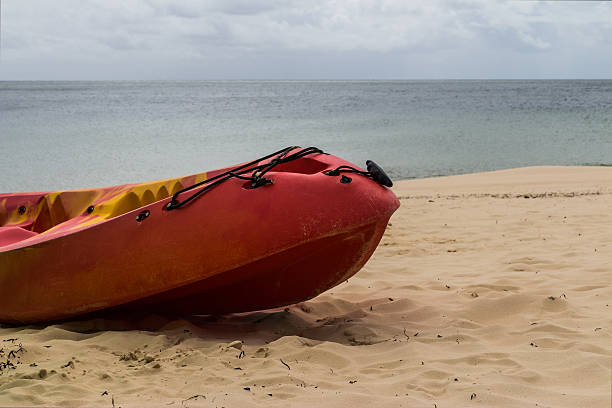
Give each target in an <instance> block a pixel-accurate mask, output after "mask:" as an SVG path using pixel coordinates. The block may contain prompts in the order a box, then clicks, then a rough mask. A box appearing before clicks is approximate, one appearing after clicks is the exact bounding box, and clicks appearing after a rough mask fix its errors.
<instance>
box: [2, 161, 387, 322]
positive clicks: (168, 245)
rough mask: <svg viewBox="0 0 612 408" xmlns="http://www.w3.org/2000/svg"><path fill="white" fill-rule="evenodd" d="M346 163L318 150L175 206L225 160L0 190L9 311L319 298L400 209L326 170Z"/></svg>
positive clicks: (372, 188) (367, 183) (219, 309)
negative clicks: (58, 188)
mask: <svg viewBox="0 0 612 408" xmlns="http://www.w3.org/2000/svg"><path fill="white" fill-rule="evenodd" d="M349 164H350V163H347V162H345V161H344V160H342V159H339V158H338V157H335V156H332V155H325V154H314V155H310V156H308V157H305V158H300V159H298V160H296V161H294V162H290V163H286V164H283V165H280V166H278V167H277V168H274V169H273V170H272V171H270V172H269V173H267V177H268V178H270V179H272V180H273V181H274V184H272V185H269V186H264V187H260V188H256V189H250V188H248V187H247V186H246V184H245V182H244V180H239V179H230V180H227V181H225V182H223V183H221V184H219V185H218V186H216V187H214V188H213V189H211V190H210V191H208V192H206V194H204V195H202V196H201V197H198V198H197V199H196V200H194V201H193V202H191V203H190V204H189V205H186V206H185V207H181V208H179V209H176V210H173V211H168V210H166V209H165V206H166V204H167V203H168V202H169V201H170V200H171V195H172V194H173V193H174V192H176V191H178V190H180V189H182V188H184V187H186V186H189V185H192V184H195V183H196V182H198V181H201V180H205V179H206V178H207V177H213V176H215V175H216V174H219V173H220V172H222V171H225V170H227V169H221V170H217V171H212V172H208V173H202V174H198V175H193V176H189V177H185V178H178V179H169V180H163V181H157V182H152V183H141V184H133V185H124V186H117V187H108V188H101V189H92V190H80V191H64V192H53V193H27V194H0V321H1V322H8V323H28V322H36V321H49V320H56V319H64V318H69V317H73V316H76V315H79V314H84V313H89V312H93V311H98V310H104V309H116V308H125V309H146V310H161V311H172V312H176V313H185V314H209V313H229V312H243V311H250V310H260V309H266V308H272V307H279V306H284V305H288V304H292V303H296V302H299V301H303V300H306V299H310V298H312V297H314V296H317V295H318V294H319V293H321V292H323V291H325V290H327V289H329V288H331V287H333V286H335V285H337V284H339V283H341V282H343V281H344V280H346V279H348V278H349V277H350V276H352V275H354V274H355V273H356V272H357V271H358V270H359V269H360V268H361V267H362V266H363V265H364V264H365V262H366V261H367V260H368V258H369V257H370V256H371V255H372V253H373V251H374V249H375V248H376V246H377V245H378V242H379V241H380V239H381V237H382V234H383V232H384V230H385V227H386V225H387V221H388V220H389V217H390V216H391V214H392V213H393V212H394V211H395V210H396V209H397V207H398V206H399V201H398V200H397V198H396V197H395V195H394V194H393V192H392V191H391V190H389V189H388V188H386V187H383V186H381V185H379V184H377V183H376V182H374V181H372V180H371V179H369V178H367V177H364V176H361V175H352V176H351V179H352V181H351V182H350V183H341V182H340V177H331V176H328V175H326V174H325V173H324V172H325V171H326V170H329V169H332V168H335V167H338V166H340V165H349ZM143 211H148V212H149V216H148V217H146V218H141V219H140V220H137V218H138V214H141V213H142V212H143ZM22 231H23V232H22Z"/></svg>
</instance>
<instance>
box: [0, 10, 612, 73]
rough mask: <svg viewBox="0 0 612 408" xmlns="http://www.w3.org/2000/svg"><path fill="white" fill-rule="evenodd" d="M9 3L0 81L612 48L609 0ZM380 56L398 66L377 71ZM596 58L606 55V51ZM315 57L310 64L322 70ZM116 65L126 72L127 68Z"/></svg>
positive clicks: (465, 60) (454, 60) (554, 54)
mask: <svg viewBox="0 0 612 408" xmlns="http://www.w3.org/2000/svg"><path fill="white" fill-rule="evenodd" d="M2 7H3V10H2V11H3V13H2V19H3V21H2V34H3V36H2V47H3V53H2V62H1V63H0V78H11V77H19V76H20V74H19V72H28V73H29V74H28V75H32V73H35V72H39V74H37V75H39V76H40V77H44V75H45V71H44V66H45V65H46V66H47V67H56V69H57V70H59V71H63V72H64V74H62V75H65V76H66V78H70V77H81V76H82V72H77V71H76V69H80V70H83V69H86V71H87V73H88V75H91V76H95V77H105V74H108V73H109V71H108V70H98V69H97V68H95V67H96V66H98V67H102V66H105V65H106V64H110V63H112V64H120V65H121V66H123V67H124V68H123V72H124V74H123V75H124V76H125V77H130V78H131V77H132V76H131V75H134V73H137V72H138V69H137V67H138V66H139V65H141V64H144V63H147V64H152V66H153V67H155V66H159V67H164V68H163V69H162V68H160V69H159V70H158V71H156V69H151V71H149V73H148V75H152V77H161V76H163V77H166V76H168V75H169V76H171V77H172V76H177V77H181V76H182V75H186V74H187V73H191V74H190V75H193V73H194V72H199V74H198V75H197V77H210V76H216V75H220V74H221V73H222V72H223V71H226V72H242V74H241V76H242V77H258V76H262V75H263V72H264V71H269V72H271V71H274V69H272V70H271V69H269V68H266V67H265V60H266V59H271V60H274V61H277V63H282V64H284V66H285V68H286V69H283V70H284V71H289V72H290V71H291V68H293V69H294V70H295V71H300V72H301V71H302V69H301V68H302V67H301V66H300V67H298V66H297V65H296V64H297V63H298V62H297V61H301V62H299V63H300V64H303V63H304V60H305V59H306V58H315V59H318V60H319V61H320V64H322V63H323V62H325V63H326V64H332V63H333V64H336V65H335V66H329V67H328V71H329V73H330V74H331V73H332V72H334V73H335V72H338V69H337V68H338V67H340V66H341V67H342V69H344V70H345V71H344V72H345V77H354V76H356V75H357V72H361V71H362V70H361V69H357V68H354V69H351V67H350V66H346V64H343V63H341V62H342V55H346V56H347V58H348V59H350V60H359V61H361V62H362V63H364V62H368V64H367V65H368V66H369V67H371V68H372V69H373V71H372V74H371V76H372V77H376V76H377V72H379V73H380V75H381V76H384V75H392V76H400V77H401V76H402V75H403V74H404V73H408V74H412V75H417V76H419V75H420V76H427V73H428V72H432V71H436V72H440V73H441V75H443V76H447V77H449V76H453V75H452V74H453V71H452V67H453V65H456V66H465V67H466V68H465V69H466V70H468V71H469V61H470V60H472V61H474V65H473V68H474V70H478V69H480V67H482V65H480V66H478V65H476V63H477V62H478V61H481V60H486V59H487V58H490V57H491V56H495V57H496V58H501V59H502V60H505V59H510V58H514V59H516V58H519V59H523V60H524V61H525V62H532V63H533V62H534V61H537V62H538V64H546V62H545V61H544V60H543V59H542V58H541V57H540V56H541V55H547V56H548V58H549V59H550V61H551V67H550V70H551V72H552V71H554V69H553V68H555V67H554V66H553V65H552V64H553V63H555V64H558V63H559V61H563V60H564V59H565V60H568V59H570V58H572V55H574V56H579V57H580V58H583V56H584V55H585V53H584V50H585V47H586V48H587V49H589V50H590V51H591V52H596V53H599V54H603V53H608V54H612V52H610V51H611V50H610V41H611V40H610V38H612V36H611V34H612V18H610V15H611V14H612V5H610V3H608V4H605V3H595V2H580V3H578V4H577V3H576V2H518V1H516V2H491V1H488V0H454V1H443V0H430V1H403V0H345V1H341V0H311V1H308V2H303V1H298V0H269V1H263V0H225V1H223V0H202V1H198V0H182V1H173V0H132V1H129V2H125V1H118V0H105V1H103V0H81V1H78V2H76V1H74V0H54V1H53V2H49V1H44V0H29V1H27V2H9V3H6V2H5V3H4V4H2ZM416 59H418V60H419V61H420V64H424V63H423V61H431V63H430V66H429V67H427V66H426V64H424V65H422V67H423V68H422V70H421V72H416V71H414V70H411V69H406V64H407V63H409V62H411V61H414V60H416ZM376 61H387V62H388V63H390V64H394V67H395V69H391V70H389V69H388V68H385V69H382V68H381V67H380V64H376ZM440 61H442V63H443V64H444V63H445V62H446V63H445V65H446V71H445V70H442V71H440V67H439V66H438V65H434V64H439V63H440ZM604 61H605V62H607V61H610V60H609V59H606V58H604ZM595 63H597V64H601V58H600V59H598V60H594V64H595ZM41 64H42V65H41ZM230 64H232V65H231V66H230ZM320 64H318V63H317V62H316V61H313V62H312V63H309V64H308V65H311V66H313V67H316V69H315V71H317V72H319V73H320V75H323V76H325V74H324V72H325V70H324V69H322V68H323V67H321V66H320ZM465 64H467V65H465ZM489 65H490V64H489ZM565 65H566V66H569V65H570V64H569V63H568V62H566V64H565ZM62 66H64V68H61V67H62ZM71 66H72V67H74V68H70V67H71ZM377 66H378V68H377ZM581 66H582V68H581V69H584V65H581ZM36 67H39V68H38V69H37V68H36ZM173 67H174V68H173ZM223 67H225V68H223ZM239 68H240V69H239ZM297 68H300V69H297ZM555 69H558V66H557V68H555ZM173 71H174V73H173ZM112 72H113V75H119V76H120V77H121V75H122V74H121V70H112ZM444 72H446V74H444ZM383 73H384V75H383ZM519 74H520V73H519ZM567 74H568V75H570V76H571V75H578V76H579V74H580V72H575V73H572V72H567ZM236 75H238V73H236ZM334 75H336V74H334ZM488 75H491V76H495V75H496V73H495V72H489V73H488ZM520 75H522V74H520ZM221 76H222V75H221Z"/></svg>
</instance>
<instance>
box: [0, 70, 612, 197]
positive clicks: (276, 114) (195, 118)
mask: <svg viewBox="0 0 612 408" xmlns="http://www.w3.org/2000/svg"><path fill="white" fill-rule="evenodd" d="M290 145H300V146H317V147H319V148H322V149H323V150H325V151H326V152H329V153H332V154H335V155H337V156H340V157H342V158H345V159H347V160H349V161H352V162H354V163H356V164H358V165H360V166H364V162H365V160H366V159H372V160H374V161H376V162H377V163H379V164H380V165H381V166H382V167H384V168H385V169H386V170H387V171H388V173H389V174H390V176H391V177H392V178H394V179H404V178H413V177H430V176H439V175H452V174H461V173H471V172H480V171H487V170H496V169H504V168H512V167H520V166H529V165H551V164H552V165H584V164H589V165H609V164H611V163H612V81H611V80H550V81H548V80H538V81H524V80H513V81H120V82H105V81H97V82H0V192H15V191H47V190H57V189H71V188H85V187H98V186H105V185H113V184H123V183H132V182H140V181H148V180H154V179H160V178H168V177H176V176H182V175H186V174H192V173H196V172H200V171H203V170H210V169H215V168H219V167H223V166H228V165H231V164H235V163H239V162H243V161H249V160H252V159H255V158H257V157H260V156H263V155H265V154H268V153H270V152H273V151H276V150H279V149H281V148H283V147H286V146H290Z"/></svg>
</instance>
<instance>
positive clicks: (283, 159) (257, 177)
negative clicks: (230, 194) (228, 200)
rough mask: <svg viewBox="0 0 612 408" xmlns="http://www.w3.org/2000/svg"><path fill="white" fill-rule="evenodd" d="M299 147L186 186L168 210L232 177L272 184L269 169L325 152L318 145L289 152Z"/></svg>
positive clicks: (168, 205) (272, 154)
mask: <svg viewBox="0 0 612 408" xmlns="http://www.w3.org/2000/svg"><path fill="white" fill-rule="evenodd" d="M297 148H299V146H289V147H286V148H284V149H281V150H279V151H277V152H274V153H271V154H269V155H267V156H264V157H260V158H259V159H257V160H253V161H251V162H249V163H246V164H243V165H240V166H238V167H235V168H233V169H231V170H228V171H226V172H223V173H221V174H217V175H216V176H214V177H211V178H209V179H206V180H204V181H201V182H199V183H196V184H194V185H191V186H189V187H185V188H184V189H182V190H179V191H177V192H176V193H174V195H172V199H171V200H170V202H168V204H166V210H168V211H169V210H175V209H177V208H180V207H182V206H184V205H185V204H187V203H189V202H191V201H193V200H195V199H196V198H198V197H199V196H201V195H202V194H204V193H206V192H207V191H209V190H210V189H212V188H213V187H215V186H217V185H219V184H221V183H223V182H224V181H227V180H229V179H231V178H237V179H240V180H246V181H250V182H251V188H258V187H261V186H265V185H268V184H272V180H270V179H267V178H265V177H264V175H265V174H266V173H268V172H269V171H271V170H272V169H273V168H274V167H276V166H278V165H279V164H282V163H287V162H290V161H293V160H297V159H300V158H302V157H305V156H308V155H310V154H315V153H322V154H324V152H323V150H321V149H319V148H316V147H306V148H303V149H301V150H299V151H297V152H295V153H292V154H289V153H290V152H291V151H292V150H295V149H297ZM272 157H274V158H273V159H272V160H270V161H269V162H267V163H264V164H259V165H256V164H257V163H260V162H262V161H264V160H267V159H270V158H272ZM248 173H251V175H246V174H248ZM201 186H204V187H202V188H201V189H199V190H197V191H196V192H194V193H193V194H191V195H190V196H189V197H187V198H185V199H183V200H179V199H178V198H179V196H180V195H181V194H183V193H186V192H188V191H191V190H194V189H197V188H198V187H201Z"/></svg>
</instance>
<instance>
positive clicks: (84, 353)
mask: <svg viewBox="0 0 612 408" xmlns="http://www.w3.org/2000/svg"><path fill="white" fill-rule="evenodd" d="M394 190H395V192H396V194H397V195H398V196H399V197H400V199H401V203H402V206H401V208H400V209H399V210H398V212H397V213H396V214H395V215H394V216H393V218H392V219H391V222H390V224H389V228H388V231H387V232H386V233H385V236H384V238H383V241H382V242H381V245H380V247H379V248H378V250H377V251H376V253H375V255H374V256H373V258H372V259H371V260H370V262H369V263H368V264H367V265H366V267H365V268H364V269H363V270H362V271H360V272H359V273H358V274H357V275H356V276H355V277H353V278H351V279H350V280H349V281H348V282H347V283H343V284H341V285H340V286H338V287H336V288H334V289H332V290H331V291H329V292H327V293H325V294H323V295H321V296H319V297H318V298H316V299H313V300H311V301H308V302H304V303H302V304H299V305H294V306H290V307H288V308H286V309H280V310H275V311H268V312H257V313H250V314H241V315H232V316H225V317H218V318H212V317H184V318H180V319H178V318H176V317H165V316H159V315H150V316H136V315H121V316H113V317H112V318H96V319H85V320H75V321H70V322H65V323H61V324H53V325H48V326H46V325H30V326H25V327H8V326H1V327H0V349H1V350H2V351H0V361H1V363H0V367H1V368H2V370H1V373H0V405H4V406H5V405H9V406H22V405H45V406H77V405H78V406H103V407H112V406H115V407H119V406H121V407H132V406H134V407H135V406H143V405H145V404H146V405H147V406H160V407H162V406H163V407H195V406H203V407H222V406H224V407H251V406H266V407H287V406H313V405H314V404H318V405H323V406H333V407H351V408H353V407H362V406H363V407H366V406H376V407H438V408H442V407H471V406H482V407H484V406H486V407H491V406H495V407H555V408H558V407H602V408H603V407H606V408H607V407H610V405H611V400H610V395H611V383H612V379H611V371H612V307H611V305H610V304H611V303H612V227H611V226H612V168H605V167H531V168H522V169H515V170H504V171H497V172H490V173H483V174H473V175H464V176H453V177H442V178H432V179H424V180H408V181H401V182H398V183H396V186H395V187H394ZM7 362H9V364H8V365H7V364H6V363H7ZM11 365H14V367H13V366H11Z"/></svg>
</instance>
